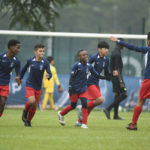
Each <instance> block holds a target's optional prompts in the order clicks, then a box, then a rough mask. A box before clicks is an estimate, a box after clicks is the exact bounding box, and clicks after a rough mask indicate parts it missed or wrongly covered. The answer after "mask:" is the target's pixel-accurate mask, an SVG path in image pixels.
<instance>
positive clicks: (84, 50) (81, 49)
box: [77, 49, 85, 56]
mask: <svg viewBox="0 0 150 150" xmlns="http://www.w3.org/2000/svg"><path fill="white" fill-rule="evenodd" d="M83 51H85V50H84V49H81V50H79V51H78V53H77V56H79V55H80V53H81V52H83Z"/></svg>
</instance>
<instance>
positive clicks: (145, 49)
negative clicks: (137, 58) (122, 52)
mask: <svg viewBox="0 0 150 150" xmlns="http://www.w3.org/2000/svg"><path fill="white" fill-rule="evenodd" d="M117 43H118V44H120V45H123V46H124V47H127V48H128V49H130V50H133V51H136V52H142V53H143V54H146V53H147V52H148V55H147V64H146V69H145V72H144V79H150V46H149V47H148V46H147V47H146V46H141V47H138V46H134V45H131V44H128V43H126V42H124V41H120V40H118V42H117Z"/></svg>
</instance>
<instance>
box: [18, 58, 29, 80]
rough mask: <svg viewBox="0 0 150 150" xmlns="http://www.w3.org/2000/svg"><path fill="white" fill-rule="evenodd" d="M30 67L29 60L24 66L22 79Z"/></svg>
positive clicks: (21, 74)
mask: <svg viewBox="0 0 150 150" xmlns="http://www.w3.org/2000/svg"><path fill="white" fill-rule="evenodd" d="M28 67H29V60H27V62H26V64H25V65H24V66H23V68H22V70H21V73H20V79H23V77H24V74H25V73H26V71H27V69H28Z"/></svg>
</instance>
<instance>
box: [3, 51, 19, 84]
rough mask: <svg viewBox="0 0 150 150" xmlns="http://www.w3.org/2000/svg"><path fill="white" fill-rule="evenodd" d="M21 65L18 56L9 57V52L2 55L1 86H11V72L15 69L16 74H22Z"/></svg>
mask: <svg viewBox="0 0 150 150" xmlns="http://www.w3.org/2000/svg"><path fill="white" fill-rule="evenodd" d="M20 67H21V63H20V61H19V60H18V58H17V57H16V56H14V57H13V58H8V57H7V52H5V53H1V54H0V85H9V82H10V77H11V72H12V70H13V68H15V72H16V74H20Z"/></svg>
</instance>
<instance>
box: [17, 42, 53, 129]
mask: <svg viewBox="0 0 150 150" xmlns="http://www.w3.org/2000/svg"><path fill="white" fill-rule="evenodd" d="M34 53H35V56H34V57H32V58H30V59H28V60H27V63H26V64H25V65H24V67H23V69H22V70H21V75H20V76H21V79H22V78H23V76H24V74H25V72H26V71H27V68H29V67H30V72H29V76H28V78H27V81H26V98H28V101H27V102H26V104H25V108H24V110H23V114H22V120H23V122H24V125H25V126H27V127H31V120H32V118H33V116H34V114H35V112H36V107H37V104H38V102H39V99H40V96H41V85H42V79H43V74H44V71H45V70H46V71H47V73H48V76H47V78H48V79H50V78H51V76H52V75H51V71H50V67H49V63H48V61H47V60H46V59H44V58H43V57H44V54H45V46H44V45H42V44H37V45H35V47H34Z"/></svg>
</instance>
